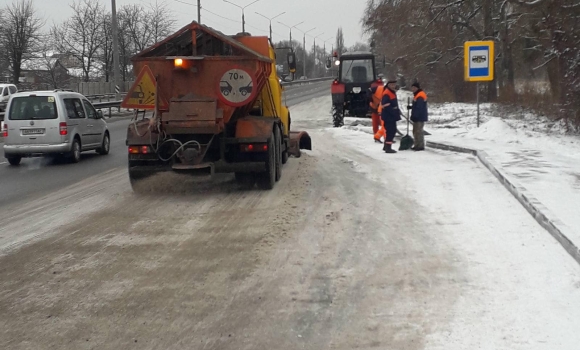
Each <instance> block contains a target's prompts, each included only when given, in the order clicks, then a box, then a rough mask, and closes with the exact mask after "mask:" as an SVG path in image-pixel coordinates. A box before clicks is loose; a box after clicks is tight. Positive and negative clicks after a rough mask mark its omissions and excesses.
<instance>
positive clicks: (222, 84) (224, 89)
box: [220, 80, 234, 96]
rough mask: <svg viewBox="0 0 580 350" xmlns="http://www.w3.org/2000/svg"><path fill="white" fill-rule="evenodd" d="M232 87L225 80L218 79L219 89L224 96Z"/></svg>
mask: <svg viewBox="0 0 580 350" xmlns="http://www.w3.org/2000/svg"><path fill="white" fill-rule="evenodd" d="M233 89H234V88H233V87H232V86H231V85H230V83H228V82H227V81H225V80H222V81H220V90H221V92H222V94H223V95H224V96H228V95H229V94H230V93H231V92H232V90H233Z"/></svg>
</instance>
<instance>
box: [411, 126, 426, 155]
mask: <svg viewBox="0 0 580 350" xmlns="http://www.w3.org/2000/svg"><path fill="white" fill-rule="evenodd" d="M424 127H425V122H414V123H413V137H414V138H415V148H418V149H424V148H425V133H424V131H423V128H424Z"/></svg>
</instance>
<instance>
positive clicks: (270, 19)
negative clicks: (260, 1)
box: [256, 12, 286, 42]
mask: <svg viewBox="0 0 580 350" xmlns="http://www.w3.org/2000/svg"><path fill="white" fill-rule="evenodd" d="M285 13H286V12H282V13H280V14H279V15H276V16H274V17H272V18H268V17H266V16H264V15H263V14H261V13H258V12H256V14H257V15H258V16H262V17H264V18H265V19H267V20H268V21H270V41H272V42H273V40H272V20H273V19H275V18H278V17H280V16H282V15H283V14H285Z"/></svg>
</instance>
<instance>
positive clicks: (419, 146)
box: [411, 83, 429, 151]
mask: <svg viewBox="0 0 580 350" xmlns="http://www.w3.org/2000/svg"><path fill="white" fill-rule="evenodd" d="M411 91H413V95H415V96H414V97H413V105H412V106H411V121H412V122H413V137H414V138H415V145H414V146H413V148H411V149H412V150H413V151H424V150H425V133H424V131H423V128H424V127H425V123H426V122H427V121H428V120H429V112H428V110H427V94H426V93H425V91H423V89H421V85H420V84H419V83H414V84H413V85H412V86H411Z"/></svg>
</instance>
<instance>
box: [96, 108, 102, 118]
mask: <svg viewBox="0 0 580 350" xmlns="http://www.w3.org/2000/svg"><path fill="white" fill-rule="evenodd" d="M97 118H98V119H103V111H102V110H101V109H99V110H98V111H97Z"/></svg>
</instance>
